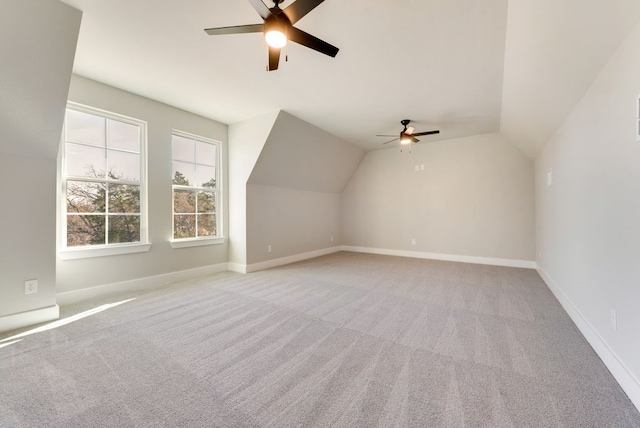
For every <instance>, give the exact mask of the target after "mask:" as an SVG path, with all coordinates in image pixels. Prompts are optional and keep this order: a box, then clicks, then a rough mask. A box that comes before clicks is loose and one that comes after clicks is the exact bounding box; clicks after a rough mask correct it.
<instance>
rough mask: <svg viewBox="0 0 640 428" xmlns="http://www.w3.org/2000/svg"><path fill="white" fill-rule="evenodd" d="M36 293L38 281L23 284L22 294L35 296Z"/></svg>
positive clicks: (33, 280)
mask: <svg viewBox="0 0 640 428" xmlns="http://www.w3.org/2000/svg"><path fill="white" fill-rule="evenodd" d="M37 292H38V280H37V279H29V280H26V281H25V282H24V294H36V293H37Z"/></svg>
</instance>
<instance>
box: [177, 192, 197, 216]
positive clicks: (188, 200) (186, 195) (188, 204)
mask: <svg viewBox="0 0 640 428" xmlns="http://www.w3.org/2000/svg"><path fill="white" fill-rule="evenodd" d="M173 212H175V213H195V212H196V192H193V191H191V190H174V191H173Z"/></svg>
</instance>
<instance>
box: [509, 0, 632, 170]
mask: <svg viewBox="0 0 640 428" xmlns="http://www.w3.org/2000/svg"><path fill="white" fill-rule="evenodd" d="M639 19H640V2H639V1H638V0H616V1H602V0H562V1H557V0H535V1H533V0H509V14H508V25H507V38H506V39H507V42H506V51H505V65H504V86H503V87H504V89H503V97H502V117H501V127H500V131H501V132H502V134H504V135H505V136H506V137H507V138H508V139H509V140H510V141H511V142H512V143H514V144H516V145H517V146H518V147H520V149H521V150H522V151H523V152H525V153H526V154H527V155H528V156H529V157H532V158H534V157H535V156H536V155H537V154H538V153H539V151H540V149H541V148H542V147H543V146H544V144H545V143H546V142H547V141H548V140H549V138H550V137H551V136H552V134H553V133H554V132H555V131H556V129H557V128H558V126H560V124H561V123H562V122H563V121H564V120H565V119H566V117H567V115H568V114H569V113H570V112H571V110H572V109H573V107H574V106H575V105H576V103H577V102H578V101H579V100H580V98H582V96H583V94H584V93H585V91H586V90H587V89H588V87H589V86H590V84H591V83H592V82H593V80H594V79H595V78H596V77H597V75H598V74H599V73H600V71H601V70H602V68H603V67H604V65H605V64H606V63H607V61H608V60H609V58H610V57H611V56H612V55H613V53H614V52H615V50H616V49H617V48H618V47H619V46H620V44H621V43H622V41H623V40H624V38H625V37H626V36H627V35H628V34H629V32H630V31H631V30H632V29H633V27H634V26H635V24H636V23H637V22H638V20H639ZM629 95H630V97H634V96H635V95H636V94H629Z"/></svg>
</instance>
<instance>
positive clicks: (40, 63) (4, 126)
mask: <svg viewBox="0 0 640 428" xmlns="http://www.w3.org/2000/svg"><path fill="white" fill-rule="evenodd" d="M1 9H2V13H0V40H1V41H2V42H0V70H1V71H0V195H2V199H3V203H2V210H0V224H2V225H3V228H2V239H1V240H0V317H2V316H5V315H12V314H16V313H20V312H26V311H30V310H35V309H40V308H44V307H49V306H53V305H55V303H56V299H55V294H56V289H55V257H56V256H55V237H56V224H55V208H56V197H55V192H56V188H55V183H56V155H57V152H58V143H59V141H60V132H61V130H62V121H63V117H64V108H65V104H66V96H67V90H68V88H69V79H70V76H71V69H72V66H73V58H74V54H75V47H76V41H77V37H78V31H79V29H80V19H81V13H80V12H79V11H77V10H75V9H73V8H71V7H69V6H67V5H65V4H63V3H60V2H58V1H57V0H47V1H44V0H3V2H2V8H1ZM33 278H37V279H38V294H32V295H28V296H25V295H24V280H26V279H33ZM1 328H2V326H1V325H0V329H1Z"/></svg>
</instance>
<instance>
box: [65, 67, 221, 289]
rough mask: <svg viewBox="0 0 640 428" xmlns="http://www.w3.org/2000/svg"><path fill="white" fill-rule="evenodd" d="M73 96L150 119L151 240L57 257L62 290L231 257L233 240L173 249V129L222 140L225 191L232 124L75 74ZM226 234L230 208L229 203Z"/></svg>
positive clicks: (147, 120)
mask: <svg viewBox="0 0 640 428" xmlns="http://www.w3.org/2000/svg"><path fill="white" fill-rule="evenodd" d="M69 100H70V101H74V102H78V103H81V104H85V105H88V106H91V107H97V108H100V109H103V110H108V111H112V112H115V113H119V114H123V115H125V116H130V117H134V118H136V119H140V120H144V121H146V122H147V139H148V141H147V153H148V167H147V170H148V183H149V192H148V195H149V197H148V199H149V201H148V212H149V240H150V242H151V243H152V246H151V249H150V251H149V252H147V253H138V254H124V255H116V256H109V257H97V258H89V259H80V260H64V261H63V260H60V259H58V262H57V277H56V278H57V285H58V292H65V291H71V290H78V289H84V288H89V287H95V286H98V285H103V284H112V283H116V282H121V281H128V280H132V279H138V278H144V277H148V276H154V275H160V274H165V273H171V272H176V271H181V270H187V269H194V268H199V267H206V266H211V265H215V264H218V263H226V262H227V261H228V243H225V244H221V245H208V246H201V247H190V248H179V249H173V248H171V245H170V243H169V240H170V239H171V236H172V231H171V215H172V208H171V207H172V202H171V201H172V190H171V179H172V176H171V131H172V129H178V130H181V131H185V132H190V133H193V134H196V135H201V136H203V137H207V138H211V139H214V140H218V141H221V142H222V165H221V166H222V169H221V178H222V192H223V194H227V193H228V185H227V183H228V176H227V168H226V165H227V157H226V156H227V126H226V125H224V124H221V123H218V122H215V121H213V120H210V119H206V118H203V117H201V116H197V115H195V114H192V113H188V112H186V111H183V110H179V109H176V108H174V107H171V106H168V105H166V104H162V103H159V102H156V101H153V100H150V99H148V98H143V97H140V96H137V95H134V94H131V93H128V92H125V91H122V90H119V89H116V88H113V87H110V86H107V85H104V84H101V83H98V82H95V81H92V80H89V79H85V78H83V77H80V76H75V75H74V76H73V78H72V81H71V87H70V90H69ZM222 213H223V234H226V233H228V230H229V222H228V218H229V215H228V207H226V206H223V210H222Z"/></svg>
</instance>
